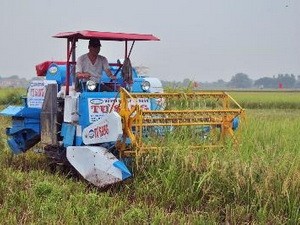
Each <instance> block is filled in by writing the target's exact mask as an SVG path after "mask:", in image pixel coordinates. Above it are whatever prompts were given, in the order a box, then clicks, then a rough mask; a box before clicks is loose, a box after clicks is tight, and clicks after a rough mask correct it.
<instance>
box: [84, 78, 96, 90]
mask: <svg viewBox="0 0 300 225" xmlns="http://www.w3.org/2000/svg"><path fill="white" fill-rule="evenodd" d="M86 86H87V89H88V90H89V91H94V90H95V89H96V87H97V84H96V82H95V81H92V80H88V81H87V82H86Z"/></svg>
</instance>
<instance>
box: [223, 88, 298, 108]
mask: <svg viewBox="0 0 300 225" xmlns="http://www.w3.org/2000/svg"><path fill="white" fill-rule="evenodd" d="M229 94H230V95H231V96H232V97H233V98H234V99H235V100H236V101H237V102H238V103H239V104H240V105H241V106H242V107H244V108H247V109H300V101H299V98H300V92H296V91H293V92H292V91H253V92H250V91H230V92H229Z"/></svg>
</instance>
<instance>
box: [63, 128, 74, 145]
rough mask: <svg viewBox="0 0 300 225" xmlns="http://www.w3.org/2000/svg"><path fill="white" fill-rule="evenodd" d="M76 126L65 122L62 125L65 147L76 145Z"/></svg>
mask: <svg viewBox="0 0 300 225" xmlns="http://www.w3.org/2000/svg"><path fill="white" fill-rule="evenodd" d="M75 128H76V127H75V126H74V125H73V124H69V123H63V124H62V127H61V136H62V137H63V143H64V147H68V146H72V145H74V138H75Z"/></svg>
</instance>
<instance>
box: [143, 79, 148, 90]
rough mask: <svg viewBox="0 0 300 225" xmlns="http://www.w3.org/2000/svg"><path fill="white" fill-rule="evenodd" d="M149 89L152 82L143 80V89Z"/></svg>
mask: <svg viewBox="0 0 300 225" xmlns="http://www.w3.org/2000/svg"><path fill="white" fill-rule="evenodd" d="M149 89H150V82H149V81H143V83H142V90H143V91H149Z"/></svg>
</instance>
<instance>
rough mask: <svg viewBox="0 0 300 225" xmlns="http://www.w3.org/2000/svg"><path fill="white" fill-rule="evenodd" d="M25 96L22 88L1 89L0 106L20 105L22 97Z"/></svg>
mask: <svg viewBox="0 0 300 225" xmlns="http://www.w3.org/2000/svg"><path fill="white" fill-rule="evenodd" d="M24 95H25V89H24V88H3V89H0V105H9V104H12V105H21V104H23V101H24V100H23V99H22V96H24Z"/></svg>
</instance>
